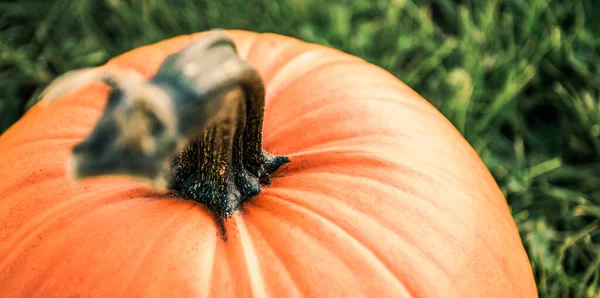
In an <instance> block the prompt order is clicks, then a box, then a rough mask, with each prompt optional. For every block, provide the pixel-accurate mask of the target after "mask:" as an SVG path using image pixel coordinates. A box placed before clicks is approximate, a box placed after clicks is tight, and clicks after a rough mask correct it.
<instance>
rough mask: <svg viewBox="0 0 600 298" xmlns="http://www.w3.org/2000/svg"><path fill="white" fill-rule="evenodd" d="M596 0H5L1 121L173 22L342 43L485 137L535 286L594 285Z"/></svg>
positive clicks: (560, 289)
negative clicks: (62, 79)
mask: <svg viewBox="0 0 600 298" xmlns="http://www.w3.org/2000/svg"><path fill="white" fill-rule="evenodd" d="M593 2H595V0H563V1H559V0H506V1H498V0H486V1H475V0H472V1H468V0H463V1H459V0H385V1H384V0H354V1H349V0H348V1H343V0H328V1H321V0H279V1H278V0H222V1H202V0H200V1H199V0H178V1H169V2H167V1H159V0H130V1H117V0H106V1H97V0H78V1H68V0H55V1H44V0H39V1H34V0H29V1H20V3H19V4H14V3H13V2H8V1H6V2H2V1H1V0H0V41H1V42H0V132H1V131H3V130H5V129H7V128H8V127H9V126H10V125H11V124H12V123H14V121H16V120H17V119H18V118H19V117H20V115H22V113H23V111H24V109H25V105H26V102H27V100H28V99H30V98H32V97H33V96H35V95H36V94H37V93H38V92H40V91H41V88H43V87H44V86H45V85H46V84H47V83H49V82H50V81H51V80H52V79H53V78H54V77H55V76H56V75H58V74H60V73H63V72H65V71H67V70H70V69H74V68H79V67H84V66H95V65H98V64H102V63H103V62H105V61H106V60H107V59H109V58H110V57H113V56H115V55H118V54H120V53H122V52H125V51H127V50H129V49H132V48H135V47H138V46H140V45H144V44H148V43H152V42H155V41H158V40H161V39H164V38H168V37H172V36H174V35H178V34H185V33H191V32H195V31H202V30H206V29H209V28H215V27H220V28H236V29H238V28H239V29H248V30H253V31H259V32H265V31H268V32H276V33H281V34H286V35H291V36H295V37H299V38H301V39H304V40H306V41H310V42H316V43H321V44H325V45H329V46H333V47H336V48H339V49H341V50H344V51H346V52H349V53H352V54H355V55H358V56H361V57H363V58H365V59H367V60H368V61H371V62H373V63H375V64H377V65H380V66H382V67H383V68H385V69H387V70H389V71H390V72H392V73H393V74H395V75H396V76H398V77H399V78H400V79H402V80H403V81H404V82H406V83H407V84H408V85H410V86H411V87H413V88H414V89H415V90H417V91H418V92H419V93H421V94H422V95H423V96H424V97H425V98H427V99H428V100H429V101H431V102H432V103H433V104H434V105H436V106H437V107H438V108H439V109H440V110H441V111H442V112H443V113H444V114H445V115H446V116H447V117H448V118H449V119H450V120H451V121H452V122H453V123H454V125H456V127H457V128H458V129H459V130H460V131H461V132H462V133H463V135H464V136H465V137H466V138H467V140H468V141H469V142H470V143H471V144H472V145H473V146H474V147H475V148H476V150H477V151H478V152H479V154H480V155H481V157H482V159H483V160H484V162H485V163H486V165H487V166H488V167H489V168H490V170H491V171H492V173H493V175H494V177H495V178H496V180H497V181H498V183H499V184H500V186H501V187H502V189H503V191H504V193H505V194H506V197H507V199H508V201H509V203H510V206H511V209H512V213H513V215H514V218H515V220H516V222H517V224H518V226H519V230H520V233H521V236H522V239H523V242H524V245H525V247H526V249H527V251H528V253H529V256H530V258H531V262H532V266H533V269H534V273H535V277H536V280H537V283H538V287H539V293H540V297H598V296H597V295H599V293H600V288H599V287H600V229H599V223H600V139H599V135H600V34H599V33H600V18H598V17H597V15H599V14H598V13H600V5H598V4H596V5H592V3H593ZM24 3H26V4H27V5H25V4H24ZM481 3H485V4H481Z"/></svg>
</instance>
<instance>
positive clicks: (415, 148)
mask: <svg viewBox="0 0 600 298" xmlns="http://www.w3.org/2000/svg"><path fill="white" fill-rule="evenodd" d="M229 33H230V34H231V36H232V38H233V39H234V41H235V43H236V45H237V47H238V49H239V52H240V55H241V56H242V57H244V58H245V59H246V60H247V61H249V62H250V63H251V64H252V65H253V66H254V67H256V68H257V69H258V71H259V72H260V73H261V75H262V76H263V78H264V80H265V84H266V91H267V97H266V108H265V123H264V131H263V135H264V147H265V149H266V150H267V151H269V152H272V153H275V154H280V155H286V156H288V157H290V159H291V162H290V163H288V164H287V165H285V166H284V167H283V168H282V169H280V170H279V171H278V172H276V173H275V175H274V177H273V181H272V184H271V185H270V186H266V187H263V191H262V192H261V194H260V195H259V196H257V197H255V198H253V199H252V200H251V201H250V202H249V203H248V204H247V205H245V207H244V209H243V211H242V212H238V213H236V214H235V215H234V216H233V217H232V218H230V219H229V220H227V221H226V228H227V231H228V236H229V238H228V240H227V241H223V240H222V239H221V238H220V236H219V234H218V227H217V225H216V224H215V221H214V220H213V219H212V217H211V216H210V215H209V213H208V212H207V211H206V210H205V208H204V206H202V205H200V204H198V203H195V202H193V201H191V200H182V199H179V198H175V197H172V196H169V195H163V196H156V195H153V194H152V193H151V192H150V191H149V190H148V189H147V188H146V187H145V186H144V185H142V184H140V183H137V182H135V181H132V180H131V179H126V178H118V177H102V178H94V179H89V180H85V181H83V182H82V183H76V182H73V181H72V180H71V179H70V178H69V177H68V176H67V174H66V172H65V162H66V160H67V157H68V156H69V154H70V150H71V148H72V147H73V146H74V145H75V144H76V143H78V142H80V141H81V140H82V139H83V138H84V137H85V136H87V134H89V133H90V131H91V129H92V127H93V126H94V124H95V123H96V121H97V119H98V117H99V116H100V113H101V111H102V109H103V107H104V104H105V101H106V96H107V94H108V88H107V87H105V86H104V85H102V84H100V83H94V84H92V85H90V86H88V87H84V88H81V89H79V90H77V91H74V92H71V93H69V94H67V95H65V96H64V97H63V98H61V99H60V100H58V101H56V102H54V103H52V104H50V105H48V106H41V105H38V106H35V107H34V108H33V109H32V110H30V111H29V112H28V113H27V114H26V115H25V116H24V117H23V118H22V119H21V120H20V121H19V122H18V123H16V124H15V125H14V126H13V127H12V128H10V129H9V130H8V131H7V132H6V133H5V134H4V135H2V136H1V137H0V168H1V169H2V172H1V174H0V297H248V296H255V297H349V296H352V297H537V290H536V286H535V282H534V279H533V274H532V270H531V267H530V264H529V260H528V257H527V255H526V253H525V250H524V248H523V246H522V243H521V239H520V238H519V234H518V231H517V229H516V226H515V223H514V221H513V219H512V217H511V214H510V212H509V208H508V206H507V204H506V201H505V199H504V197H503V195H502V193H501V192H500V190H499V188H498V186H497V184H496V183H495V181H494V180H493V178H492V177H491V175H490V173H489V172H488V170H487V169H486V167H485V166H484V165H483V163H482V162H481V160H480V159H479V157H478V156H477V154H476V153H475V152H474V150H473V149H472V148H471V147H470V146H469V144H468V143H467V142H466V141H465V140H464V138H463V137H462V136H461V135H460V134H459V133H458V132H457V130H456V129H455V128H454V127H453V126H452V125H451V124H450V123H449V122H448V121H447V120H446V119H445V118H444V117H443V116H442V115H441V114H440V113H439V112H438V111H437V110H436V109H435V108H434V107H432V106H431V105H430V104H429V103H428V102H427V101H425V100H424V99H422V98H421V97H420V96H419V95H418V94H417V93H415V92H414V91H412V90H411V89H410V88H408V87H407V86H405V85H404V84H402V83H401V82H399V81H398V80H397V79H396V78H395V77H394V76H392V75H391V74H389V73H387V72H385V71H384V70H382V69H380V68H378V67H376V66H373V65H371V64H368V63H366V62H364V61H363V60H361V59H358V58H356V57H353V56H350V55H347V54H344V53H341V52H339V51H336V50H333V49H329V48H326V47H322V46H318V45H313V44H308V43H304V42H301V41H299V40H296V39H292V38H289V37H284V36H279V35H273V34H256V33H252V32H246V31H230V32H229ZM202 34H203V33H199V34H195V35H192V36H182V37H176V38H173V39H170V40H167V41H163V42H159V43H157V44H154V45H150V46H145V47H142V48H139V49H136V50H133V51H131V52H129V53H126V54H124V55H121V56H119V57H117V58H115V59H113V60H111V61H110V62H109V63H108V64H107V65H106V66H104V67H122V68H125V67H131V68H134V69H136V70H138V71H139V72H140V73H142V74H144V75H151V74H153V73H154V72H155V71H156V70H157V67H158V66H159V64H160V63H161V62H162V60H163V59H164V58H165V57H166V55H168V54H171V53H173V52H175V51H178V50H180V49H182V48H183V47H184V46H185V45H187V44H189V43H190V42H191V41H192V40H194V39H197V38H199V37H200V36H201V35H202Z"/></svg>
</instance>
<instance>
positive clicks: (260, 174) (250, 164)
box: [156, 35, 289, 221]
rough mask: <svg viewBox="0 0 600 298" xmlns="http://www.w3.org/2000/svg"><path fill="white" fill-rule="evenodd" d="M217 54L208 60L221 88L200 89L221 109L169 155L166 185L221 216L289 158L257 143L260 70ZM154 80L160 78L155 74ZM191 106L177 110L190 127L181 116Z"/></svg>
mask: <svg viewBox="0 0 600 298" xmlns="http://www.w3.org/2000/svg"><path fill="white" fill-rule="evenodd" d="M221 38H222V40H220V39H216V40H215V42H224V41H229V39H228V37H226V36H225V35H223V36H221ZM231 47H233V43H231ZM230 49H231V48H229V50H230ZM234 49H235V48H234ZM213 51H215V50H214V49H213ZM197 55H198V56H202V54H201V53H197ZM219 56H220V57H221V59H222V61H221V62H220V63H219V62H218V61H213V63H214V64H215V65H214V68H215V71H217V72H219V74H220V75H216V76H215V77H214V80H219V82H215V83H214V85H215V86H219V87H218V88H222V90H207V91H205V92H206V93H213V94H215V95H216V96H215V98H214V99H208V100H219V101H221V102H222V104H221V108H220V110H219V112H218V114H217V115H215V120H214V121H213V122H212V124H210V125H208V126H207V127H206V128H205V129H204V130H203V131H202V133H201V134H199V135H196V136H194V137H193V138H192V139H191V141H190V142H189V143H188V145H187V147H185V148H184V149H183V150H182V151H181V152H180V153H179V155H178V156H177V157H176V158H174V159H173V162H172V172H171V173H172V176H171V184H170V188H171V189H173V190H176V191H177V192H178V195H180V196H182V197H185V198H191V199H194V200H196V201H198V202H201V203H203V204H205V205H206V206H207V207H208V208H209V209H210V210H211V211H212V212H213V214H214V215H215V216H216V217H217V219H218V220H219V221H222V220H223V219H225V218H227V217H229V216H231V215H232V214H233V213H234V211H236V210H238V209H239V208H240V206H241V204H242V203H244V202H246V201H248V200H249V199H250V198H252V197H254V196H256V195H258V193H259V192H260V185H261V183H263V184H269V183H270V180H271V179H270V175H271V174H272V173H273V172H275V171H276V170H277V169H279V167H281V166H282V165H283V164H285V163H287V162H288V161H289V159H288V158H287V157H283V156H274V155H272V154H270V153H268V152H267V151H265V150H264V149H263V147H262V125H263V113H264V103H265V91H264V85H263V82H262V78H261V76H260V75H259V73H258V72H257V71H256V70H255V69H254V68H253V67H252V66H251V65H250V64H248V63H247V62H245V61H243V60H241V59H239V57H238V56H237V54H236V55H235V56H233V55H219ZM224 73H226V74H227V75H223V74H224ZM189 79H190V81H193V79H194V78H189ZM210 79H212V78H210ZM156 81H157V82H159V81H160V79H159V76H157V79H156ZM176 90H180V91H181V90H184V89H176ZM198 100H201V101H207V99H198ZM190 111H192V110H186V109H182V111H181V112H182V114H181V115H180V119H182V120H184V119H190V121H189V123H190V124H189V125H185V126H189V127H194V124H193V119H194V115H193V114H190V115H186V114H188V113H190ZM182 123H186V121H185V120H184V121H182Z"/></svg>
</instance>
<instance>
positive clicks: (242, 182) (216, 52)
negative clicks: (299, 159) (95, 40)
mask: <svg viewBox="0 0 600 298" xmlns="http://www.w3.org/2000/svg"><path fill="white" fill-rule="evenodd" d="M115 86H116V87H113V88H114V89H113V91H112V92H111V95H110V98H109V102H108V104H107V107H106V108H105V110H104V113H103V115H102V117H101V119H100V121H99V122H98V124H97V125H96V127H95V128H94V131H93V132H92V134H90V136H89V137H88V138H87V139H86V140H85V141H84V142H82V143H80V144H79V145H77V146H76V147H75V148H74V150H73V159H72V167H71V169H72V174H73V175H74V176H75V177H78V178H83V177H90V176H98V175H106V174H126V175H129V176H133V177H137V178H141V179H143V180H144V181H147V182H150V184H151V185H153V186H155V187H157V185H161V186H162V187H163V188H164V187H165V186H166V187H168V189H170V190H173V191H174V192H175V194H176V195H178V196H180V197H184V198H188V199H193V200H195V201H198V202H200V203H203V204H204V205H206V206H207V208H208V209H209V210H210V211H211V212H212V213H213V214H214V216H215V217H216V219H217V221H218V223H220V224H221V229H222V232H224V225H223V221H224V220H225V219H226V218H227V217H230V216H231V215H232V214H233V213H234V212H235V211H236V210H238V209H239V208H240V207H241V205H242V203H244V202H246V201H248V200H249V199H250V198H252V197H254V196H256V195H257V194H258V193H259V192H260V187H261V183H262V184H269V183H270V177H271V174H272V173H273V172H275V171H276V170H277V169H279V167H281V166H282V165H283V164H285V163H287V162H288V161H289V159H288V158H287V157H283V156H274V155H272V154H270V153H268V152H266V151H265V150H264V149H263V148H262V125H263V112H264V103H265V98H264V97H265V90H264V85H263V82H262V78H261V77H260V75H259V73H258V72H257V71H256V69H254V68H253V67H252V66H251V65H250V64H248V63H247V62H245V61H243V60H241V59H240V57H239V56H238V54H237V50H236V48H235V45H234V43H233V41H232V40H231V39H230V38H229V37H228V35H227V34H226V33H225V32H224V31H216V32H215V33H214V34H210V35H209V36H207V37H205V38H202V39H200V40H198V41H197V42H195V43H192V44H191V45H189V46H188V47H186V48H184V49H183V50H182V51H180V52H178V53H175V54H172V55H170V56H169V57H167V58H166V59H165V61H164V62H163V64H162V65H161V66H160V68H159V70H158V72H157V74H156V75H155V76H154V77H152V78H150V79H149V80H148V81H144V82H141V83H140V82H133V81H131V82H129V81H122V82H118V84H115ZM157 188H161V187H157Z"/></svg>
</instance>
